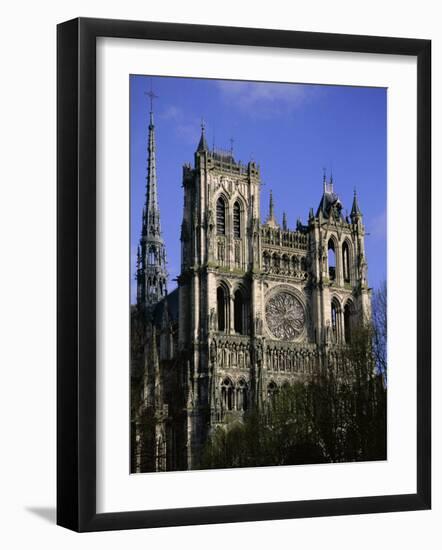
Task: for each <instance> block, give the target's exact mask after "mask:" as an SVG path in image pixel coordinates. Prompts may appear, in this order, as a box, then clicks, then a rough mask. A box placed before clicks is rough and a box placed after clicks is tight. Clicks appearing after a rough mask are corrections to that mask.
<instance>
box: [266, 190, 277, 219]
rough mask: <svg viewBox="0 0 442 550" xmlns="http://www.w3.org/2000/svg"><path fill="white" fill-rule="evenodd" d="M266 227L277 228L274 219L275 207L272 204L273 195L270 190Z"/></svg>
mask: <svg viewBox="0 0 442 550" xmlns="http://www.w3.org/2000/svg"><path fill="white" fill-rule="evenodd" d="M266 225H269V226H270V227H279V226H278V223H277V221H276V219H275V205H274V204H273V193H272V191H271V190H270V200H269V216H268V218H267V221H266Z"/></svg>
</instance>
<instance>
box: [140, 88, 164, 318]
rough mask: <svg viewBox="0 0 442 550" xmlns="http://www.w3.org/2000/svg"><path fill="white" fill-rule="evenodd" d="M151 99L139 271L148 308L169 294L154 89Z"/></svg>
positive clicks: (142, 301)
mask: <svg viewBox="0 0 442 550" xmlns="http://www.w3.org/2000/svg"><path fill="white" fill-rule="evenodd" d="M146 95H147V96H148V97H149V98H150V112H149V126H148V129H149V135H148V142H147V177H146V200H145V205H144V208H143V215H142V228H141V238H140V250H141V252H140V261H139V269H138V273H137V281H138V293H137V295H138V305H139V306H140V307H141V308H142V309H144V310H146V309H149V308H150V307H151V306H153V305H154V304H156V303H157V302H158V301H159V300H161V299H162V298H163V297H164V296H166V294H167V270H166V248H165V246H164V241H163V237H162V233H161V223H160V209H159V205H158V190H157V169H156V144H155V124H154V118H153V100H154V99H156V98H157V96H156V95H155V94H154V93H153V91H152V88H151V90H150V92H147V93H146Z"/></svg>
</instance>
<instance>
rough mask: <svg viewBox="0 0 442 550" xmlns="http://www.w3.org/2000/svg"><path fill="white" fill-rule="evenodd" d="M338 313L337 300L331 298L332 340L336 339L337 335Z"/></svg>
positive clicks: (335, 340)
mask: <svg viewBox="0 0 442 550" xmlns="http://www.w3.org/2000/svg"><path fill="white" fill-rule="evenodd" d="M339 313H340V307H339V304H338V302H336V301H335V300H332V304H331V326H332V332H333V341H334V342H337V341H338V335H339Z"/></svg>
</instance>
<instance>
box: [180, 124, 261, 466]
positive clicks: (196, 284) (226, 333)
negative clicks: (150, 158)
mask: <svg viewBox="0 0 442 550" xmlns="http://www.w3.org/2000/svg"><path fill="white" fill-rule="evenodd" d="M183 187H184V212H183V222H182V227H181V245H182V256H181V257H182V262H181V275H180V277H179V311H180V316H179V347H180V349H181V350H182V352H183V353H184V354H185V357H186V363H185V365H186V367H185V368H186V380H187V411H188V414H187V434H188V468H192V467H193V465H194V462H195V460H197V457H198V450H199V448H200V446H201V445H202V444H204V442H205V440H206V439H207V436H208V433H209V432H210V430H211V428H212V427H213V426H214V425H215V424H216V423H217V422H220V421H221V420H222V416H223V412H222V408H223V404H222V399H224V400H225V399H227V393H228V394H229V399H231V398H232V392H233V388H229V387H227V386H226V388H225V389H224V390H222V391H221V389H220V388H221V384H222V381H223V380H222V369H220V368H219V365H218V357H219V356H220V354H221V353H222V349H223V346H224V345H230V343H232V345H235V346H237V349H238V353H240V354H241V361H242V363H241V364H242V365H243V371H244V377H243V379H242V380H241V383H242V384H243V388H244V400H247V399H248V400H249V401H250V400H251V399H253V398H252V397H251V395H250V394H247V395H246V393H245V389H246V386H247V387H249V388H250V389H252V388H251V386H250V380H251V373H250V371H251V370H253V366H252V363H251V361H250V357H251V345H252V340H251V338H252V335H253V334H254V333H255V330H254V326H253V323H252V321H251V320H252V319H254V317H255V312H254V306H255V304H256V300H255V299H254V294H255V285H256V282H255V279H254V273H256V276H257V275H258V273H259V226H260V217H259V209H260V176H259V168H258V167H257V165H256V164H255V163H254V162H249V163H248V164H247V165H243V164H241V163H239V162H237V161H236V160H235V159H234V157H233V152H232V151H221V150H209V147H208V145H207V141H206V137H205V130H204V127H202V131H201V138H200V141H199V144H198V147H197V150H196V152H195V160H194V166H193V167H192V166H190V165H185V166H184V168H183ZM215 335H216V336H217V338H215ZM220 339H221V341H220ZM221 393H222V395H221Z"/></svg>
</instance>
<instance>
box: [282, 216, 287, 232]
mask: <svg viewBox="0 0 442 550" xmlns="http://www.w3.org/2000/svg"><path fill="white" fill-rule="evenodd" d="M282 228H283V230H284V231H287V214H286V213H285V212H283V213H282Z"/></svg>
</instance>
